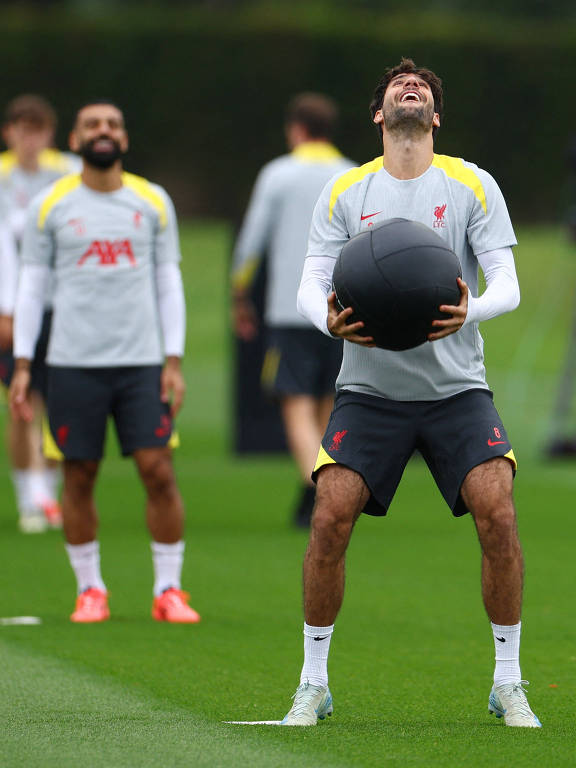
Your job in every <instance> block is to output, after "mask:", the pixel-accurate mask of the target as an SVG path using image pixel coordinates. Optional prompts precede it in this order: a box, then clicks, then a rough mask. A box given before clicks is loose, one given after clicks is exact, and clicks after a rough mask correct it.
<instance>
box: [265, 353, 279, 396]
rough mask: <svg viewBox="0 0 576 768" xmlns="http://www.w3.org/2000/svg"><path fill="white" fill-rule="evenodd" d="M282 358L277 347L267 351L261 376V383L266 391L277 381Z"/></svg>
mask: <svg viewBox="0 0 576 768" xmlns="http://www.w3.org/2000/svg"><path fill="white" fill-rule="evenodd" d="M280 357H281V355H280V350H279V349H277V348H276V347H270V349H268V350H266V354H265V355H264V362H263V364H262V373H261V374H260V381H261V384H262V386H263V387H264V389H270V388H271V387H272V386H273V384H274V382H275V381H276V376H277V374H278V366H279V365H280Z"/></svg>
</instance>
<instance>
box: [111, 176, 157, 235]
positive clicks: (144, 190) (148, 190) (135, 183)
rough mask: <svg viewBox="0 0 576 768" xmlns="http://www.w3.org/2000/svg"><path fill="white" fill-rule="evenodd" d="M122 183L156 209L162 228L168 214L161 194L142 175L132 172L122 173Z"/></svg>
mask: <svg viewBox="0 0 576 768" xmlns="http://www.w3.org/2000/svg"><path fill="white" fill-rule="evenodd" d="M122 183H123V184H124V186H125V187H128V188H129V189H131V190H132V191H133V192H134V193H135V194H137V195H138V197H141V198H142V199H143V200H146V202H147V203H150V205H152V207H153V208H155V209H156V210H157V211H158V215H159V217H160V226H161V227H162V229H164V227H165V226H166V224H167V222H168V214H167V212H166V203H165V202H164V198H163V197H162V195H159V194H158V192H156V190H155V189H154V187H153V186H152V185H151V184H150V182H149V181H146V179H144V178H142V176H136V175H134V174H133V173H126V172H124V173H123V174H122Z"/></svg>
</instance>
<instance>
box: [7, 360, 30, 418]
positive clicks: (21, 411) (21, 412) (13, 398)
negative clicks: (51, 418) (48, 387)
mask: <svg viewBox="0 0 576 768" xmlns="http://www.w3.org/2000/svg"><path fill="white" fill-rule="evenodd" d="M29 390H30V369H29V368H18V367H17V368H16V370H15V371H14V375H13V376H12V383H11V384H10V411H11V413H12V416H13V417H14V418H15V419H20V420H22V421H32V419H33V417H34V412H33V410H32V405H31V404H30V398H29V396H28V395H29Z"/></svg>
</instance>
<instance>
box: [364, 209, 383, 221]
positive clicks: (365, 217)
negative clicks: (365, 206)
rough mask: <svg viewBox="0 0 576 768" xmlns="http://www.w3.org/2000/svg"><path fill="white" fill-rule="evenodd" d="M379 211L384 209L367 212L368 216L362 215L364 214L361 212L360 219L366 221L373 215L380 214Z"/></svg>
mask: <svg viewBox="0 0 576 768" xmlns="http://www.w3.org/2000/svg"><path fill="white" fill-rule="evenodd" d="M379 213H382V211H376V213H367V214H366V216H362V214H360V221H364V220H365V219H371V218H372V216H378V214H379Z"/></svg>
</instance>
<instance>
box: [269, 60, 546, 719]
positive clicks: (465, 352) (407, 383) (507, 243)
mask: <svg viewBox="0 0 576 768" xmlns="http://www.w3.org/2000/svg"><path fill="white" fill-rule="evenodd" d="M370 112H371V115H372V119H373V122H374V123H375V124H376V125H377V126H378V128H379V132H381V135H382V143H383V155H381V156H380V157H377V158H376V159H375V160H373V161H371V162H369V163H366V165H363V166H362V167H361V168H357V169H354V170H352V171H348V172H345V173H343V174H341V175H340V176H339V177H337V178H336V179H334V180H332V181H331V182H329V183H328V184H327V185H326V187H325V189H324V191H323V192H322V195H321V196H320V199H319V200H318V204H317V206H316V209H315V211H314V217H313V220H312V227H311V230H310V242H309V248H308V254H307V258H306V265H305V267H304V273H303V276H302V284H301V287H300V290H299V293H298V305H299V307H300V308H301V310H302V311H303V312H304V313H305V314H306V316H307V317H308V318H309V319H310V320H311V321H313V322H314V323H315V324H316V326H317V327H318V328H319V329H320V330H322V331H323V332H324V333H326V334H331V335H332V336H339V337H341V338H343V339H345V342H346V343H345V344H344V359H343V362H342V370H341V371H340V374H339V376H338V382H337V390H338V392H337V396H336V404H335V408H334V411H333V413H332V415H331V417H330V424H329V426H328V429H327V431H326V434H325V436H324V439H323V441H322V446H321V448H320V452H319V455H318V461H317V462H316V467H315V476H316V477H317V482H318V491H317V497H316V505H315V508H314V516H313V518H312V530H311V533H310V541H309V544H308V549H307V552H306V557H305V561H304V613H305V622H306V623H305V625H304V666H303V668H302V673H301V677H300V686H299V687H298V689H297V691H296V694H295V696H294V704H293V706H292V708H291V710H290V712H289V713H288V714H287V715H286V717H285V718H284V720H283V724H284V725H289V726H307V725H316V722H317V719H318V718H319V717H320V718H324V717H325V716H326V715H329V714H331V712H332V697H331V695H330V691H329V689H328V671H327V661H328V651H329V646H330V640H331V636H332V632H333V629H334V621H335V619H336V616H337V615H338V612H339V610H340V606H341V604H342V599H343V596H344V568H345V558H346V549H347V547H348V542H349V540H350V536H351V534H352V530H353V528H354V525H355V522H356V520H357V519H358V517H359V516H360V514H361V513H362V512H364V513H367V514H372V515H385V514H386V512H387V509H388V506H389V504H390V502H391V501H392V498H393V497H394V494H395V492H396V488H397V485H398V483H399V481H400V478H401V476H402V473H403V471H404V468H405V466H406V463H407V462H408V460H409V458H410V456H411V455H412V454H413V452H414V450H415V449H417V448H418V449H419V450H420V451H421V453H422V455H423V457H424V458H425V460H426V462H427V464H428V466H429V468H430V470H431V472H432V474H433V476H434V479H435V481H436V483H437V485H438V487H439V489H440V490H441V492H442V494H443V496H444V498H445V500H446V502H447V503H448V505H449V506H450V508H451V509H452V512H453V514H454V515H455V516H460V515H464V514H466V513H467V512H469V513H470V514H471V515H472V517H473V519H474V523H475V525H476V530H477V533H478V538H479V541H480V545H481V549H482V596H483V600H484V606H485V609H486V612H487V614H488V617H489V619H490V621H491V629H492V635H493V642H494V648H495V655H496V665H495V669H494V684H493V688H492V690H491V692H490V696H489V705H488V706H489V709H490V711H491V712H495V713H496V715H497V716H498V717H503V718H504V721H505V723H506V725H507V726H513V727H528V728H537V727H540V722H539V721H538V718H537V717H536V716H535V715H534V713H533V712H532V711H531V709H530V707H529V705H528V702H527V700H526V695H525V691H524V688H523V686H522V680H521V674H520V662H519V649H520V617H521V608H522V583H523V558H522V549H521V547H520V542H519V540H518V532H517V526H516V512H515V509H514V502H513V495H512V490H513V489H512V486H513V473H514V469H515V466H516V461H515V458H514V453H513V451H512V446H511V445H510V442H509V440H508V437H507V435H506V431H505V429H504V426H503V425H502V422H501V420H500V417H499V415H498V413H497V411H496V409H495V407H494V404H493V401H492V393H491V392H490V390H489V389H488V385H487V383H486V378H485V374H486V372H485V369H484V363H483V357H482V338H481V336H480V332H479V328H478V324H479V322H480V321H482V320H488V319H490V318H492V317H496V316H498V315H500V314H502V313H504V312H509V311H511V310H513V309H515V308H516V306H517V305H518V302H519V300H520V292H519V288H518V281H517V278H516V270H515V266H514V257H513V254H512V246H513V245H515V244H516V238H515V235H514V231H513V229H512V224H511V222H510V217H509V215H508V211H507V209H506V204H505V202H504V199H503V197H502V193H501V192H500V190H499V188H498V186H497V184H496V182H495V181H494V179H493V178H492V177H491V176H490V175H489V174H488V173H486V172H485V171H483V170H481V169H480V168H478V167H477V166H476V165H474V164H473V163H468V162H465V161H464V160H461V159H459V158H454V157H447V156H444V155H436V154H435V153H434V134H435V132H436V130H437V129H438V127H439V126H440V118H441V114H442V83H441V81H440V80H439V78H438V77H437V76H436V75H435V74H434V73H433V72H431V71H430V70H427V69H419V68H417V67H416V66H415V64H414V62H413V61H412V60H410V59H403V60H402V61H401V63H400V64H399V65H398V66H396V67H394V68H392V69H389V70H388V71H387V72H386V74H385V76H384V77H383V78H382V79H381V80H380V82H379V83H378V86H377V88H376V90H375V92H374V98H373V100H372V103H371V105H370ZM438 215H440V218H441V220H442V223H443V226H442V227H438V228H437V232H438V233H439V234H440V235H442V236H443V238H444V239H445V240H446V242H447V243H449V245H450V247H451V248H452V250H454V251H455V253H456V254H457V255H458V258H459V259H460V262H461V265H462V273H463V276H464V280H465V281H466V282H464V281H463V280H460V281H459V286H460V292H461V300H460V303H459V305H458V306H441V307H440V311H443V312H445V313H446V314H447V315H449V317H448V318H447V319H443V320H435V321H434V322H433V323H432V332H431V333H430V335H429V337H428V340H429V342H431V343H425V344H421V345H420V346H418V347H415V348H414V349H409V350H406V351H403V352H390V351H387V350H384V349H378V348H374V345H373V344H372V339H371V338H370V337H365V336H362V335H360V334H359V333H358V331H359V330H361V328H362V323H352V324H350V325H348V324H347V320H348V318H349V317H350V315H351V314H352V312H353V308H350V307H348V308H346V309H345V310H343V311H341V312H340V311H339V310H337V308H336V303H335V295H334V293H333V291H332V280H331V278H332V272H333V269H334V263H335V261H336V259H337V258H338V256H339V254H340V252H341V250H342V247H343V246H344V244H345V243H346V242H347V241H348V240H349V238H351V237H353V236H354V235H357V234H358V233H359V232H362V231H366V229H367V228H368V227H369V226H372V224H373V223H376V224H377V223H378V222H382V221H384V220H386V219H390V218H395V217H401V218H407V219H410V220H412V221H419V222H421V223H422V224H426V225H427V226H430V227H432V226H433V223H434V222H435V221H436V220H437V217H438ZM479 266H481V267H482V270H483V272H484V275H485V277H486V290H485V292H484V293H483V294H482V295H481V296H477V293H478V267H479ZM467 283H469V284H470V286H471V290H470V292H469V290H468V286H467ZM446 621H447V622H448V625H447V626H448V627H449V626H450V624H449V622H450V614H449V613H448V614H447V617H446ZM359 643H360V646H359V647H361V638H359ZM387 698H388V700H392V699H393V697H392V695H391V692H389V695H388V696H387ZM449 701H450V699H449V693H448V692H447V707H449V706H450V705H449V703H448V702H449Z"/></svg>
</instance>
